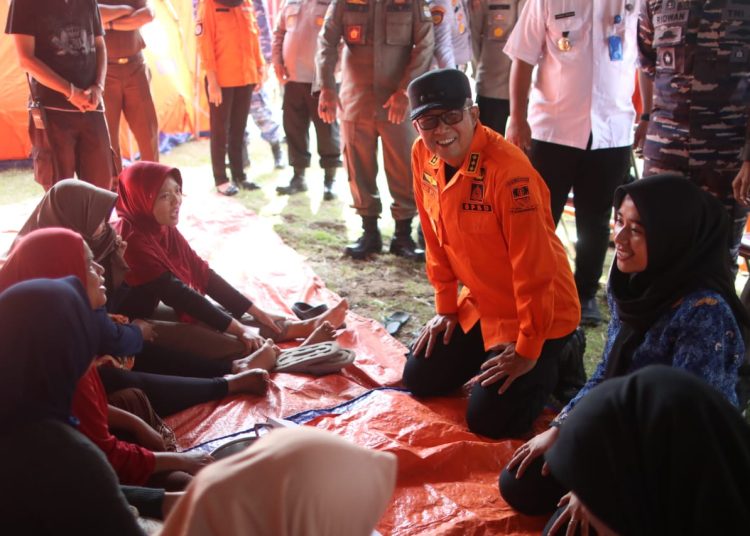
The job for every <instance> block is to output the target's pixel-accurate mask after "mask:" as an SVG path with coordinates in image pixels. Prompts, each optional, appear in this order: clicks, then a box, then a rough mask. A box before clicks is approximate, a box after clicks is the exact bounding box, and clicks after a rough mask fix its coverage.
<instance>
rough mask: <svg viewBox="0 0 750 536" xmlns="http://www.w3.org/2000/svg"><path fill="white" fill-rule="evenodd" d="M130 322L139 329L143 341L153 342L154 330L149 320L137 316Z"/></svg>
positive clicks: (154, 337)
mask: <svg viewBox="0 0 750 536" xmlns="http://www.w3.org/2000/svg"><path fill="white" fill-rule="evenodd" d="M132 324H133V325H134V326H137V327H138V329H140V330H141V335H143V340H144V341H149V342H153V341H154V340H155V339H156V330H155V329H154V326H152V325H151V322H147V321H146V320H141V319H140V318H137V319H135V320H133V322H132Z"/></svg>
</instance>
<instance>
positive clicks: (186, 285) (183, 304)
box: [116, 162, 348, 349]
mask: <svg viewBox="0 0 750 536" xmlns="http://www.w3.org/2000/svg"><path fill="white" fill-rule="evenodd" d="M118 193H119V194H120V197H119V199H118V200H117V205H116V210H117V214H118V215H119V216H120V221H119V222H118V230H119V231H120V234H121V235H122V238H123V240H125V241H127V243H128V248H127V250H126V251H125V260H126V261H127V263H128V265H129V266H130V271H129V272H128V274H127V275H126V276H125V282H126V283H127V284H128V285H129V286H130V289H129V292H128V296H127V297H126V298H125V299H124V300H123V305H122V308H121V310H120V311H119V312H122V313H124V314H126V315H128V316H130V317H131V318H144V317H149V316H151V315H152V314H153V313H154V310H155V309H156V307H157V305H158V303H159V301H162V302H163V303H165V304H166V305H168V306H170V307H172V308H173V309H175V310H176V311H177V312H178V313H179V314H181V315H187V316H188V317H189V318H192V319H195V320H198V321H200V322H202V323H204V324H206V325H208V326H210V327H212V328H214V329H215V330H217V331H220V332H222V333H225V334H227V335H232V336H234V337H236V339H238V340H240V341H242V342H243V343H244V344H245V345H246V347H247V348H248V349H254V348H257V347H259V346H260V345H261V344H263V340H264V339H263V338H262V337H260V336H258V335H255V334H254V332H253V331H251V330H248V329H247V327H246V326H245V325H243V324H242V323H240V321H239V320H238V319H241V318H242V316H243V315H244V314H246V313H247V314H249V315H251V316H252V317H253V319H254V320H255V322H256V323H257V325H259V327H260V328H261V334H262V335H265V336H268V337H271V338H273V339H274V340H288V339H298V338H307V340H306V341H305V343H313V342H322V341H324V340H329V339H330V338H332V331H333V329H335V328H338V327H339V326H341V324H343V322H344V317H345V316H346V310H347V307H348V305H347V303H346V300H341V302H339V303H338V304H337V305H336V306H335V307H333V308H331V309H329V310H328V311H326V312H325V313H323V314H322V315H320V316H318V317H315V318H313V319H310V320H303V321H297V320H289V319H286V318H283V317H279V316H276V315H273V314H271V313H267V312H265V311H264V310H262V309H261V308H260V307H258V306H257V305H256V304H254V303H253V302H252V301H250V300H249V299H248V298H247V297H245V296H244V295H243V294H241V293H240V292H239V291H237V290H236V289H235V288H234V287H232V286H231V285H230V284H229V283H227V282H226V281H225V280H224V279H222V278H221V277H220V276H219V275H218V274H217V273H216V272H214V271H213V270H211V268H210V267H209V266H208V263H206V261H204V260H203V259H202V258H201V257H199V256H198V254H197V253H195V251H193V249H192V248H191V247H190V245H189V244H188V242H187V240H186V239H185V237H183V236H182V234H181V233H180V231H178V230H177V223H178V221H179V217H180V206H181V204H182V177H181V175H180V172H179V170H178V169H177V168H172V167H169V166H165V165H163V164H158V163H155V162H138V163H136V164H133V165H132V166H130V167H129V168H127V169H126V170H125V171H123V172H122V175H121V176H120V181H119V186H118ZM204 295H208V296H210V297H211V298H213V299H214V300H216V301H217V302H218V303H220V304H221V305H222V306H223V307H224V308H225V309H226V310H227V311H229V313H231V316H230V315H229V314H227V313H225V312H224V311H222V310H221V309H219V308H218V307H216V306H215V305H213V304H212V303H211V302H210V301H209V300H207V299H206V298H205V297H204Z"/></svg>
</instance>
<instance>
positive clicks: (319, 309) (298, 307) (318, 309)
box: [292, 301, 328, 320]
mask: <svg viewBox="0 0 750 536" xmlns="http://www.w3.org/2000/svg"><path fill="white" fill-rule="evenodd" d="M327 310H328V306H327V305H326V304H325V303H321V304H320V305H310V304H309V303H305V302H301V301H298V302H295V303H294V305H292V312H293V313H294V314H295V315H297V318H299V319H300V320H309V319H311V318H315V317H316V316H320V315H322V314H323V313H325V312H326V311H327Z"/></svg>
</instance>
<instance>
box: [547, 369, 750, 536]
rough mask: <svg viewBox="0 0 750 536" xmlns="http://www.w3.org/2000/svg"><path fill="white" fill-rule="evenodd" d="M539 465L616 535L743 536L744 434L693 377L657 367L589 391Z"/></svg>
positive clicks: (749, 504) (747, 454)
mask: <svg viewBox="0 0 750 536" xmlns="http://www.w3.org/2000/svg"><path fill="white" fill-rule="evenodd" d="M546 460H547V463H548V464H549V468H550V470H551V471H552V474H553V475H554V476H555V478H556V479H557V480H558V481H560V483H561V484H563V485H564V486H565V487H566V488H568V489H570V490H572V491H573V492H575V494H576V495H577V496H578V497H579V498H580V499H581V501H583V503H584V504H585V505H586V507H587V508H588V509H589V510H590V511H591V512H592V513H593V514H594V515H595V516H596V517H598V518H599V519H600V520H601V521H603V522H604V523H605V524H606V525H607V526H608V527H609V528H611V529H612V530H615V531H617V532H618V533H619V534H621V535H622V536H630V535H634V536H635V535H637V536H648V535H652V534H653V535H659V536H664V535H671V534H674V535H680V536H685V535H693V534H694V535H696V536H697V535H707V534H744V533H746V532H747V530H748V527H750V427H748V425H747V423H745V422H744V420H743V419H742V417H741V415H740V414H739V412H738V411H737V410H736V409H735V408H734V407H732V406H731V405H730V404H729V403H728V402H727V401H726V400H725V399H724V397H723V396H722V395H721V394H720V393H719V392H718V391H716V390H715V389H713V388H712V387H711V386H709V385H708V384H706V382H704V381H702V380H701V379H700V378H697V377H696V376H694V375H692V374H690V373H688V372H685V371H682V370H678V369H674V368H671V367H666V366H663V365H654V366H650V367H645V368H643V369H641V370H639V371H637V372H635V373H633V374H631V375H628V376H625V377H621V378H613V379H612V380H609V381H607V382H604V383H602V384H600V385H599V386H597V387H596V388H595V389H593V390H592V391H591V392H590V393H589V394H588V395H586V397H584V398H583V399H582V400H581V401H580V403H579V404H578V406H576V410H575V411H574V412H572V413H571V414H570V416H569V417H568V418H567V419H566V420H565V422H564V424H563V425H562V427H561V428H560V436H559V438H558V439H557V441H556V442H555V444H554V446H553V447H552V448H551V449H550V450H549V451H548V452H547V454H546Z"/></svg>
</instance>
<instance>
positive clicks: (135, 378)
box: [99, 367, 229, 417]
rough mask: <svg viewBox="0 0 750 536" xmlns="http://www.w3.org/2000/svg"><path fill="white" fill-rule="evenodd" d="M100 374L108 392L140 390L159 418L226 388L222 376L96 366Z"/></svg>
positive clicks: (212, 397)
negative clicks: (194, 376)
mask: <svg viewBox="0 0 750 536" xmlns="http://www.w3.org/2000/svg"><path fill="white" fill-rule="evenodd" d="M99 376H100V377H101V379H102V384H103V385H104V390H105V391H106V392H107V393H112V392H114V391H119V390H120V389H128V388H130V387H134V388H136V389H140V390H141V391H143V392H144V393H146V396H147V397H148V399H149V401H150V402H151V406H152V407H153V408H154V411H156V413H158V414H159V416H161V417H166V416H168V415H172V414H173V413H177V412H178V411H182V410H183V409H187V408H189V407H192V406H195V405H197V404H202V403H203V402H209V401H211V400H219V399H221V398H224V397H225V396H227V392H228V388H229V386H228V384H227V380H225V379H224V378H185V377H180V376H165V375H162V374H149V373H147V372H135V371H131V370H123V369H119V368H115V367H99Z"/></svg>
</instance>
